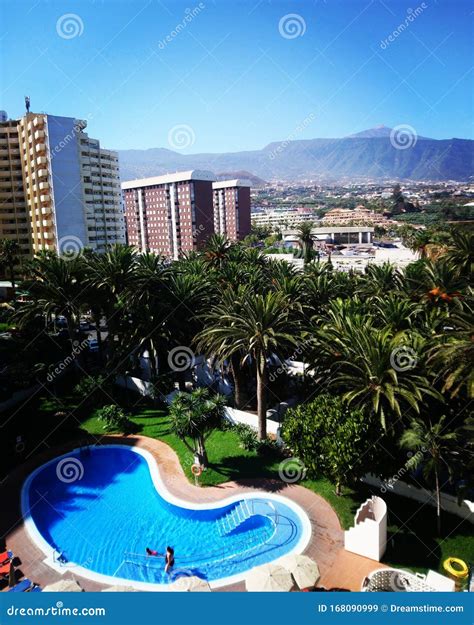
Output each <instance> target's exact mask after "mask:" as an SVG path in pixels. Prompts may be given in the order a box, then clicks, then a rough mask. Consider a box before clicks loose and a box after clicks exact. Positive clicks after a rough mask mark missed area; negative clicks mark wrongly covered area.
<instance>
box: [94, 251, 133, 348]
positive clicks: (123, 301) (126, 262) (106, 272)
mask: <svg viewBox="0 0 474 625" xmlns="http://www.w3.org/2000/svg"><path fill="white" fill-rule="evenodd" d="M84 263H85V274H86V279H87V284H88V285H89V286H90V287H91V288H93V289H96V290H97V291H98V292H99V293H100V296H101V299H102V302H103V303H104V311H103V312H104V315H105V317H106V320H107V327H108V332H109V338H108V348H109V354H110V358H111V359H113V357H114V356H115V351H116V349H115V347H116V345H115V344H116V341H117V338H118V344H120V337H119V335H120V334H121V329H122V330H123V331H122V334H126V332H125V329H124V327H123V325H124V324H123V322H124V316H125V315H126V312H127V304H128V301H129V299H130V294H131V293H132V292H133V291H134V289H135V287H136V267H137V252H136V251H135V250H134V248H132V247H128V246H126V245H114V246H112V247H110V248H108V250H107V252H105V253H104V254H94V255H87V256H86V257H85V260H84ZM128 325H129V324H128ZM127 332H128V328H127Z"/></svg>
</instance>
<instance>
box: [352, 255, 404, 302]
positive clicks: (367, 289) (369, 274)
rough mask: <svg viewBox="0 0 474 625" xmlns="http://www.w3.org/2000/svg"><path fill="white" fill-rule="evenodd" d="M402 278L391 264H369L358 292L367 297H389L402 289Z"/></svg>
mask: <svg viewBox="0 0 474 625" xmlns="http://www.w3.org/2000/svg"><path fill="white" fill-rule="evenodd" d="M401 286H402V276H401V274H400V272H399V271H398V269H397V268H396V267H395V266H394V265H392V264H391V263H383V264H382V265H373V264H368V265H367V267H366V268H365V272H364V276H363V277H362V279H361V280H360V284H359V286H358V288H357V292H358V293H360V294H361V295H364V296H366V297H368V296H371V295H382V296H385V295H388V294H390V293H396V292H397V291H399V290H400V289H401Z"/></svg>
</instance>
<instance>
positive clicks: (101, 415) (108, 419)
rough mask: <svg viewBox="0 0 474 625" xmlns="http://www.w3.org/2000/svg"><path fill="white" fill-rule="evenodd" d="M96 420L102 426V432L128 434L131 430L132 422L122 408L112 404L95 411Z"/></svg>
mask: <svg viewBox="0 0 474 625" xmlns="http://www.w3.org/2000/svg"><path fill="white" fill-rule="evenodd" d="M97 419H98V420H99V421H102V422H103V424H104V430H107V431H109V432H110V431H111V430H118V431H119V432H123V433H124V434H128V433H129V432H131V431H132V430H133V422H132V421H130V419H129V418H128V417H127V415H126V414H125V413H124V411H123V410H122V408H120V407H119V406H116V405H115V404H112V405H110V406H104V407H103V408H99V410H98V411H97Z"/></svg>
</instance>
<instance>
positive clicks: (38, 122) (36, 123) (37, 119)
mask: <svg viewBox="0 0 474 625" xmlns="http://www.w3.org/2000/svg"><path fill="white" fill-rule="evenodd" d="M43 123H44V118H43V117H35V118H34V120H33V126H34V127H35V128H38V127H40V128H41V127H42V126H43ZM28 126H29V124H28Z"/></svg>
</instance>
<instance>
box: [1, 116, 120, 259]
mask: <svg viewBox="0 0 474 625" xmlns="http://www.w3.org/2000/svg"><path fill="white" fill-rule="evenodd" d="M85 127H86V122H85V121H82V120H77V119H74V118H70V117H59V116H56V115H47V114H43V113H41V114H39V113H27V114H26V115H24V116H23V117H21V118H20V119H18V120H8V117H7V115H6V113H5V112H2V114H1V115H0V238H6V239H13V240H15V241H17V242H18V243H19V245H20V249H21V252H22V254H23V255H24V256H30V255H32V254H34V253H37V252H39V251H40V250H56V251H59V252H67V251H72V252H77V251H79V249H81V248H83V247H89V248H91V249H94V250H97V251H99V252H102V251H104V250H105V249H106V246H107V245H110V244H114V243H124V242H125V225H124V220H123V213H122V208H121V198H120V182H119V169H118V157H117V155H116V153H115V152H112V151H110V150H104V149H102V148H101V147H100V143H99V141H98V140H96V139H91V138H89V137H88V135H87V134H86V133H85V132H84V129H85Z"/></svg>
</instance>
